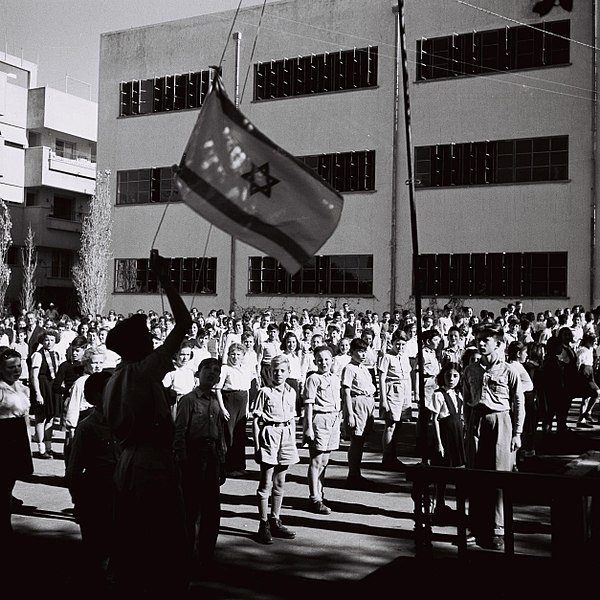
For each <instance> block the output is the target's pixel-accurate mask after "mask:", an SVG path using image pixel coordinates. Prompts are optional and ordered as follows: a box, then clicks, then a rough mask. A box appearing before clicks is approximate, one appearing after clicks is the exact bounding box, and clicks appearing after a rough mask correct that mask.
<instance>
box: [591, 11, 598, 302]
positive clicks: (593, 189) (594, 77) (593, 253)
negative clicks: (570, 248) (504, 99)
mask: <svg viewBox="0 0 600 600" xmlns="http://www.w3.org/2000/svg"><path fill="white" fill-rule="evenodd" d="M592 12H593V15H592V28H593V36H594V48H597V47H598V22H597V19H598V0H594V3H593V4H592ZM592 90H593V91H592V185H591V205H590V209H591V210H590V230H591V231H590V308H595V306H596V298H595V295H596V193H597V192H596V185H597V175H596V169H597V167H598V164H597V163H598V161H597V153H598V114H597V110H598V107H597V105H596V99H597V97H598V59H597V57H596V52H595V51H593V52H592Z"/></svg>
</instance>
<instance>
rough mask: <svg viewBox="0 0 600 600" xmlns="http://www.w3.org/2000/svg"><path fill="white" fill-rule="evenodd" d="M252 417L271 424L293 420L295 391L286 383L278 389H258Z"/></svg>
mask: <svg viewBox="0 0 600 600" xmlns="http://www.w3.org/2000/svg"><path fill="white" fill-rule="evenodd" d="M252 415H253V416H254V418H259V419H263V420H264V421H269V422H272V423H286V422H288V421H291V420H293V419H294V417H295V416H296V390H294V388H292V387H291V386H289V385H288V384H287V383H285V384H283V385H282V386H279V387H269V386H265V387H262V388H260V390H259V392H258V396H257V397H256V402H255V404H254V411H253V413H252Z"/></svg>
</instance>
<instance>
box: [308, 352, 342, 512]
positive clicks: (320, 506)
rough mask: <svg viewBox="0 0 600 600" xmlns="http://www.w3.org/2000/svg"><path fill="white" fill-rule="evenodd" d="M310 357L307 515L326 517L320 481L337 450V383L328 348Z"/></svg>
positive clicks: (326, 510)
mask: <svg viewBox="0 0 600 600" xmlns="http://www.w3.org/2000/svg"><path fill="white" fill-rule="evenodd" d="M314 355H315V362H316V364H317V373H312V374H311V375H309V376H308V378H307V380H306V385H305V389H304V396H305V399H304V436H305V438H306V439H307V440H308V446H309V452H310V464H309V466H308V489H309V492H310V506H311V511H312V512H314V513H317V514H321V515H328V514H329V513H330V512H331V509H330V508H329V507H328V506H326V505H325V504H324V503H323V502H324V500H323V481H324V479H325V469H326V468H327V463H328V462H329V457H330V455H331V451H332V450H337V449H338V448H339V446H340V410H341V401H340V380H339V378H338V377H337V375H333V374H332V373H331V365H332V364H333V357H332V355H331V350H330V349H329V347H327V346H320V347H319V348H315V351H314Z"/></svg>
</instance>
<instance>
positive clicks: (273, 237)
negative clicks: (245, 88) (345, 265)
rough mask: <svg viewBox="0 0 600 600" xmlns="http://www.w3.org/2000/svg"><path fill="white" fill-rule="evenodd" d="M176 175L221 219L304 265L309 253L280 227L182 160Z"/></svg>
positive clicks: (309, 255)
mask: <svg viewBox="0 0 600 600" xmlns="http://www.w3.org/2000/svg"><path fill="white" fill-rule="evenodd" d="M253 133H254V132H253ZM177 176H178V177H179V178H180V179H181V180H182V181H184V182H185V184H186V185H187V186H188V187H189V188H190V190H192V191H193V192H194V193H196V194H198V195H199V196H201V197H202V199H203V200H204V201H206V202H207V203H208V204H210V205H211V206H212V208H214V209H215V210H216V211H218V212H219V213H221V214H222V215H223V219H227V220H232V221H235V222H236V223H237V224H238V225H239V226H240V227H244V228H246V229H249V230H251V231H253V232H254V233H256V234H258V235H260V236H262V237H264V238H267V239H268V240H270V241H271V242H273V243H275V244H278V245H279V246H281V248H282V249H283V250H285V252H287V253H288V254H290V255H291V256H293V257H294V258H295V259H296V260H297V261H298V263H299V264H300V265H304V264H306V263H307V262H308V261H309V259H310V257H311V254H310V253H308V252H306V250H304V248H302V246H300V245H299V244H298V243H297V242H296V241H295V240H293V239H292V238H291V237H289V236H287V235H286V234H285V233H284V232H283V231H281V229H280V228H278V227H275V226H273V225H269V224H268V223H265V222H264V221H262V220H261V219H257V218H256V217H254V216H252V215H250V214H248V213H247V212H246V211H244V210H242V209H241V208H239V206H238V205H237V204H236V203H235V202H232V201H231V200H229V198H227V197H226V196H224V195H223V194H222V193H221V192H220V191H219V190H218V189H217V188H215V187H214V186H212V185H211V184H210V183H208V182H207V181H206V180H204V179H202V177H200V176H199V175H197V174H196V173H194V171H192V170H191V169H189V168H188V167H187V166H186V165H185V161H182V164H181V166H180V169H179V172H178V173H177Z"/></svg>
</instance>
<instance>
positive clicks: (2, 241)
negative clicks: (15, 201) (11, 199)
mask: <svg viewBox="0 0 600 600" xmlns="http://www.w3.org/2000/svg"><path fill="white" fill-rule="evenodd" d="M11 229H12V219H11V218H10V212H9V210H8V206H6V203H5V202H4V200H2V198H0V311H2V310H3V309H4V299H5V297H6V291H7V290H8V284H9V283H10V267H9V266H8V265H7V264H6V259H7V255H8V249H9V248H10V246H11V245H12V236H11V235H10V232H11Z"/></svg>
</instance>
